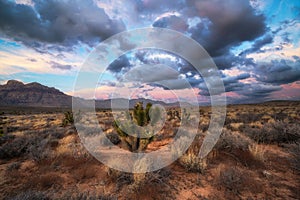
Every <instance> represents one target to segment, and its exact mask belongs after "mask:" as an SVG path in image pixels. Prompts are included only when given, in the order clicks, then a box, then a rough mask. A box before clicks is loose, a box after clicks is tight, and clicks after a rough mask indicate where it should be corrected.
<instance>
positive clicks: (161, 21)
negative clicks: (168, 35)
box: [152, 14, 188, 32]
mask: <svg viewBox="0 0 300 200" xmlns="http://www.w3.org/2000/svg"><path fill="white" fill-rule="evenodd" d="M152 26H153V27H159V28H169V29H172V30H176V31H181V32H185V31H186V30H187V29H188V24H187V22H186V21H185V20H184V19H183V18H181V17H179V16H177V15H175V14H171V15H167V16H165V17H161V18H158V19H157V20H156V21H155V22H154V23H153V25H152Z"/></svg>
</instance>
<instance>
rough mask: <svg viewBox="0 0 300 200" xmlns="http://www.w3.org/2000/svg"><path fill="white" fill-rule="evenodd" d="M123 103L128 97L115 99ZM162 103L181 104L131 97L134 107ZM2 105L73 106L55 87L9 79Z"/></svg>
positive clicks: (106, 103)
mask: <svg viewBox="0 0 300 200" xmlns="http://www.w3.org/2000/svg"><path fill="white" fill-rule="evenodd" d="M90 101H92V100H84V99H80V102H81V103H82V105H83V106H84V104H85V102H86V103H87V102H90ZM115 101H117V102H120V103H122V104H124V103H128V99H115ZM139 101H142V102H143V103H144V104H145V105H146V104H147V103H152V104H160V105H163V106H174V107H175V106H179V103H178V102H177V103H171V104H168V103H165V102H163V101H154V100H150V99H131V100H129V107H130V108H132V107H133V106H134V105H135V104H136V103H137V102H139ZM0 106H24V107H72V96H70V95H66V94H64V93H63V92H61V91H59V90H58V89H56V88H54V87H47V86H44V85H42V84H40V83H37V82H33V83H28V84H24V83H22V82H20V81H16V80H9V81H8V82H7V83H6V84H4V85H0ZM95 106H96V108H102V109H110V108H111V100H110V99H107V100H96V103H95Z"/></svg>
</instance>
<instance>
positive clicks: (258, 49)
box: [240, 34, 273, 55]
mask: <svg viewBox="0 0 300 200" xmlns="http://www.w3.org/2000/svg"><path fill="white" fill-rule="evenodd" d="M272 42H273V36H271V35H270V34H267V35H265V36H264V37H263V38H261V39H258V40H256V41H255V42H254V44H253V45H252V47H251V48H250V49H247V50H246V51H244V52H242V53H241V54H240V55H246V54H249V53H258V52H263V51H262V50H261V48H262V47H263V46H265V45H266V44H270V43H272Z"/></svg>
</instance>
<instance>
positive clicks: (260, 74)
mask: <svg viewBox="0 0 300 200" xmlns="http://www.w3.org/2000/svg"><path fill="white" fill-rule="evenodd" d="M254 70H255V74H256V79H257V80H259V81H261V82H265V83H272V84H275V85H279V84H287V83H292V82H294V81H298V80H300V60H295V61H292V60H286V59H281V60H271V61H270V62H261V63H258V65H257V66H256V67H255V68H254Z"/></svg>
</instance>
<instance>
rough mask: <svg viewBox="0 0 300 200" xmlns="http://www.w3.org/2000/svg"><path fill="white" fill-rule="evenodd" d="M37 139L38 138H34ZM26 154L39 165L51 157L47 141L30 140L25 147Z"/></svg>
mask: <svg viewBox="0 0 300 200" xmlns="http://www.w3.org/2000/svg"><path fill="white" fill-rule="evenodd" d="M35 139H38V138H35ZM27 153H28V155H29V157H30V158H31V159H33V160H34V161H35V162H37V163H39V162H41V161H43V160H45V159H48V158H50V157H51V151H50V149H49V148H48V139H43V140H41V141H34V140H32V141H31V142H30V143H29V144H28V147H27Z"/></svg>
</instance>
